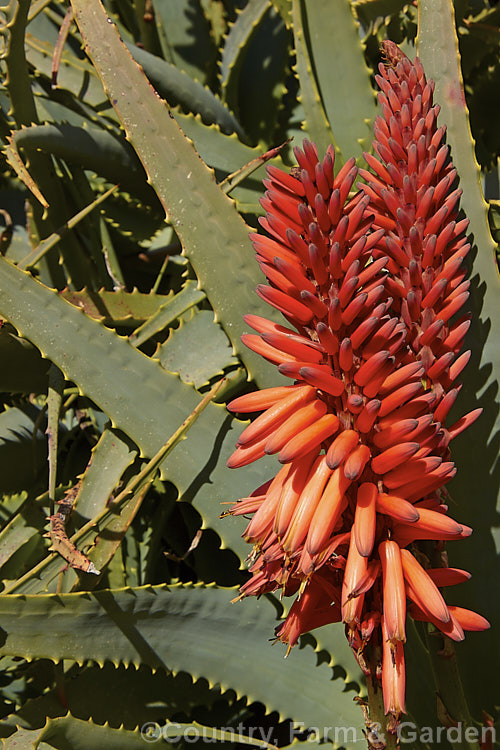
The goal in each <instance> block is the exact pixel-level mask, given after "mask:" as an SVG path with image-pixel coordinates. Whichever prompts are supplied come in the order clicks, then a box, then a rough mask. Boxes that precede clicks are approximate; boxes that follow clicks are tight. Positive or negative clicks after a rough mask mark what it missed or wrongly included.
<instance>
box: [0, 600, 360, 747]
mask: <svg viewBox="0 0 500 750" xmlns="http://www.w3.org/2000/svg"><path fill="white" fill-rule="evenodd" d="M234 594H235V591H234V590H231V589H230V590H227V589H217V588H213V587H208V588H203V587H198V586H196V587H182V586H180V587H173V588H171V589H167V588H166V587H163V586H158V587H154V588H153V587H145V588H140V589H135V590H134V589H125V590H120V591H109V590H106V591H97V592H94V593H82V594H63V595H47V596H36V597H25V596H12V595H10V596H0V616H1V621H2V628H3V630H4V638H3V641H4V642H3V645H2V647H1V648H0V653H1V654H16V655H19V656H24V657H25V658H33V657H43V658H49V659H61V658H66V657H68V658H71V659H73V660H76V661H78V662H82V661H85V660H88V659H93V660H94V661H97V662H98V663H101V664H102V663H103V662H105V661H112V662H114V663H115V664H118V663H123V664H125V665H128V664H131V663H134V664H136V665H139V664H146V665H149V666H150V667H153V668H159V667H160V668H162V669H169V670H172V671H173V672H174V673H175V672H177V671H179V670H183V671H187V672H189V673H190V674H191V675H193V677H194V678H197V677H198V676H201V675H203V676H204V677H206V678H207V679H208V681H209V682H210V683H212V684H213V683H219V684H220V685H221V686H222V687H223V688H227V687H231V688H233V689H234V690H236V692H237V694H238V695H245V696H247V698H248V699H250V700H253V699H259V700H261V701H263V702H264V703H265V705H266V706H267V707H268V709H270V710H276V711H278V712H279V713H280V715H281V716H282V717H290V718H293V719H294V720H295V721H296V722H302V723H303V724H304V725H305V726H317V727H325V726H326V727H329V726H331V725H332V723H334V725H335V726H346V727H349V726H358V725H359V721H360V716H359V715H358V714H359V709H358V708H357V706H356V704H355V703H354V702H353V694H352V693H344V692H343V689H344V681H343V680H341V679H334V680H332V675H331V670H330V669H329V668H328V667H327V666H326V665H325V664H323V665H321V666H319V667H316V668H314V665H315V661H316V658H315V653H314V651H313V650H312V649H310V648H307V647H306V648H304V649H296V650H295V651H294V652H293V653H292V654H291V655H290V657H289V658H288V660H287V661H286V662H285V663H284V662H283V649H282V648H281V649H280V647H279V646H276V647H274V648H273V647H272V646H271V645H270V644H269V645H268V647H267V648H266V647H263V645H262V644H263V643H265V641H266V638H269V637H270V636H272V632H273V628H274V627H275V625H276V611H275V608H274V606H272V604H271V603H270V602H269V601H267V600H266V599H264V600H261V601H260V602H257V603H255V602H252V606H245V603H243V604H235V605H233V606H230V599H231V597H232V596H234ZM49 617H50V618H51V620H50V621H51V625H52V627H51V628H50V630H44V631H43V632H41V631H40V628H39V623H40V618H49ZM221 654H223V655H224V658H222V659H221ZM320 684H321V685H322V687H321V688H320V687H319V685H320ZM297 685H300V691H299V690H297ZM332 706H335V710H334V714H333V715H332ZM332 733H333V729H332Z"/></svg>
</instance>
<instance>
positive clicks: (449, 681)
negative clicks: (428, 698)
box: [426, 625, 479, 750]
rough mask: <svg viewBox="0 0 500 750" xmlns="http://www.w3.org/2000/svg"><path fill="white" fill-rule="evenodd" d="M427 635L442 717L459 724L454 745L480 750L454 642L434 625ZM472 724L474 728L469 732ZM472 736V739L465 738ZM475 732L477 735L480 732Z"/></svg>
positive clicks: (452, 724) (430, 627) (445, 722)
mask: <svg viewBox="0 0 500 750" xmlns="http://www.w3.org/2000/svg"><path fill="white" fill-rule="evenodd" d="M426 639H427V648H428V651H429V656H430V660H431V664H432V671H433V673H434V682H435V685H436V691H437V695H438V716H439V720H440V721H441V723H442V724H443V725H444V726H446V727H453V726H457V725H458V726H459V728H460V730H461V731H460V732H459V737H460V739H459V740H458V741H457V742H454V747H457V748H464V749H466V750H479V742H478V741H477V739H476V740H473V739H472V737H474V735H475V731H474V730H476V729H477V728H476V727H475V726H474V722H473V721H472V718H471V715H470V711H469V707H468V705H467V701H466V699H465V694H464V690H463V686H462V680H461V679H460V672H459V670H458V664H457V657H456V653H455V647H454V645H453V642H452V641H451V640H450V639H449V638H447V637H446V636H443V635H442V634H441V633H440V632H439V631H438V630H436V629H435V628H433V626H431V625H430V626H429V627H428V629H427V634H426ZM469 727H470V728H471V729H470V730H469V732H467V729H468V728H469ZM469 736H470V737H471V740H470V741H469V740H468V739H466V738H467V737H469ZM475 736H476V738H477V736H478V735H477V734H476V735H475Z"/></svg>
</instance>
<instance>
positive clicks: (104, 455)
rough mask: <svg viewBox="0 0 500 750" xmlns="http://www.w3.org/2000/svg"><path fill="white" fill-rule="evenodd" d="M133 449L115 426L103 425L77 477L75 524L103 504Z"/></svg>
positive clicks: (96, 511) (93, 514) (134, 455)
mask: <svg viewBox="0 0 500 750" xmlns="http://www.w3.org/2000/svg"><path fill="white" fill-rule="evenodd" d="M136 456H137V451H135V450H133V449H131V446H130V444H129V441H127V440H124V437H123V435H120V433H119V432H118V431H117V430H113V429H111V428H109V427H107V428H106V429H105V430H104V432H103V433H102V435H101V437H100V438H99V442H98V443H97V445H95V446H94V448H93V449H92V457H91V460H90V462H89V465H88V468H87V470H86V471H85V474H84V475H83V477H82V480H81V487H80V490H79V492H78V496H77V499H76V503H75V510H74V512H73V516H75V515H77V516H78V525H79V526H81V524H82V523H85V522H86V521H90V519H91V518H94V517H95V516H96V515H97V514H98V513H100V512H101V511H102V510H104V508H105V507H106V503H107V501H108V500H109V498H110V496H111V494H112V492H113V490H115V489H116V487H117V485H118V482H119V481H120V477H121V476H122V474H123V472H124V471H125V469H126V468H127V466H130V464H131V463H132V461H133V460H134V458H135V457H136Z"/></svg>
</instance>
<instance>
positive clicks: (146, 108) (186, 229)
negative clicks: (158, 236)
mask: <svg viewBox="0 0 500 750" xmlns="http://www.w3.org/2000/svg"><path fill="white" fill-rule="evenodd" d="M72 5H73V9H74V11H75V17H76V19H77V22H78V24H79V26H80V31H81V33H82V36H83V37H84V39H85V43H86V48H87V50H88V51H89V54H90V55H91V57H92V59H93V62H94V64H95V66H96V68H97V70H98V72H99V74H100V76H101V77H102V79H103V81H104V84H105V88H106V90H107V93H108V96H109V97H110V100H111V102H112V104H113V106H114V107H115V109H116V111H117V113H118V115H119V117H120V119H121V121H122V124H123V126H124V128H125V131H126V133H127V136H128V138H130V140H131V142H132V144H133V145H134V148H135V149H136V151H137V153H138V154H139V156H140V158H141V160H142V162H143V164H144V167H145V169H146V172H147V173H148V177H149V180H150V181H151V183H152V185H153V187H154V188H155V190H156V191H157V193H158V196H159V197H160V199H161V201H162V203H163V205H164V207H165V210H166V211H167V212H168V215H169V218H170V220H171V223H172V225H173V226H174V228H175V230H176V232H177V233H178V235H179V237H180V240H181V242H182V244H183V248H184V252H185V254H186V256H187V257H188V258H189V260H190V261H191V263H192V264H193V267H194V269H195V271H196V274H197V276H198V278H199V281H200V284H201V286H202V288H203V289H204V290H205V291H206V293H207V296H208V298H209V300H210V302H211V304H212V306H213V307H214V310H215V313H216V316H217V320H218V321H219V322H220V323H221V325H222V327H223V328H224V330H225V331H226V333H227V334H228V336H229V338H230V339H231V342H232V344H233V348H234V350H235V351H236V352H237V353H238V354H239V356H240V357H241V359H242V361H243V362H244V364H245V365H246V366H247V369H248V371H249V374H250V375H254V374H255V375H256V377H259V382H260V383H261V384H262V383H263V381H265V380H266V379H267V378H268V376H269V373H270V371H271V368H269V366H266V365H265V364H263V362H262V359H261V358H260V357H258V356H257V355H255V354H254V353H253V352H245V351H244V348H243V347H242V345H241V342H240V341H239V336H240V334H241V333H242V332H243V330H244V328H243V325H242V321H241V314H242V310H245V311H246V312H255V313H257V314H258V311H261V312H262V308H263V307H266V306H264V305H262V304H261V302H260V300H259V301H258V297H257V296H256V295H255V294H254V293H253V287H254V285H255V283H256V280H257V278H258V274H257V272H256V268H255V263H254V262H253V259H252V257H251V255H252V254H251V252H250V248H249V242H248V239H247V229H246V227H245V224H244V223H243V221H242V220H241V218H240V217H239V216H238V214H237V213H236V211H235V210H234V207H233V206H232V204H231V202H230V200H229V199H228V198H227V196H225V195H224V193H223V192H222V191H221V190H220V189H219V188H218V187H217V186H216V185H215V183H214V181H213V178H212V176H211V175H210V172H209V171H208V170H207V168H206V167H205V165H204V164H203V163H202V162H201V160H200V159H199V158H198V156H197V155H196V153H195V152H194V150H193V148H192V146H191V144H190V143H189V142H188V141H187V140H186V138H185V137H184V135H183V133H182V132H181V131H180V130H179V128H178V126H177V125H176V123H175V121H174V120H173V119H172V118H171V117H169V112H168V109H167V108H166V107H165V105H164V104H163V103H162V102H161V100H160V99H159V98H158V96H157V95H156V94H155V92H154V91H152V90H151V88H150V87H149V86H148V85H147V82H146V80H145V79H144V76H143V74H142V72H141V70H140V69H139V68H138V67H137V66H136V65H135V63H134V62H133V60H132V59H131V58H130V56H129V55H128V53H127V51H126V49H125V48H124V47H123V45H122V43H121V41H120V39H119V37H118V34H117V32H116V30H115V29H114V28H113V26H112V25H111V24H109V23H108V22H107V17H106V14H105V13H104V10H103V8H102V6H101V5H100V3H99V2H98V0H92V2H85V3H84V2H82V0H74V2H73V3H72ZM138 110H140V111H142V112H143V114H144V121H148V126H147V127H144V126H143V125H142V124H141V123H138V121H137V118H136V113H137V111H138ZM192 214H196V215H197V216H198V217H203V221H196V222H194V221H192ZM215 257H216V258H217V263H214V258H215ZM256 277H257V278H256ZM224 279H225V283H222V281H223V280H224ZM267 313H268V310H267V309H266V314H267ZM274 380H275V376H274V374H273V376H272V380H271V382H273V381H274Z"/></svg>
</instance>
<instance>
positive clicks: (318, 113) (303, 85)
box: [292, 0, 342, 164]
mask: <svg viewBox="0 0 500 750" xmlns="http://www.w3.org/2000/svg"><path fill="white" fill-rule="evenodd" d="M292 14H293V35H294V41H295V52H296V55H297V63H296V71H297V76H298V79H299V83H300V95H299V97H298V98H299V101H300V103H301V104H302V107H303V109H304V114H305V120H304V122H303V123H302V129H303V130H304V131H305V133H306V134H307V136H308V138H310V139H311V140H312V141H313V142H314V143H315V144H316V146H317V147H318V151H319V153H321V154H324V153H325V152H326V149H327V148H328V146H329V145H330V144H333V146H334V148H335V152H336V154H337V157H338V159H337V164H338V163H339V162H341V161H342V154H341V153H340V149H339V146H338V144H337V143H336V142H335V138H334V136H333V133H332V129H331V124H330V123H329V122H328V119H327V116H326V113H325V109H324V106H323V102H322V101H321V95H320V92H319V89H318V84H317V81H316V78H315V76H314V70H313V63H312V60H311V56H310V52H309V47H308V43H307V37H306V31H305V28H304V24H305V15H304V8H303V4H302V2H301V0H292Z"/></svg>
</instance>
